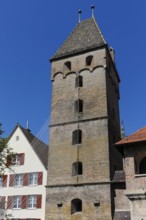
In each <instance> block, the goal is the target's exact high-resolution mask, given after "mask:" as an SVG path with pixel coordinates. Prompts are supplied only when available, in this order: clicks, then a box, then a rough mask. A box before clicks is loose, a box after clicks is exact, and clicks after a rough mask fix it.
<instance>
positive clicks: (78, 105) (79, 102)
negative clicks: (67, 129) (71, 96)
mask: <svg viewBox="0 0 146 220" xmlns="http://www.w3.org/2000/svg"><path fill="white" fill-rule="evenodd" d="M81 112H83V100H81V99H78V100H76V101H75V113H81Z"/></svg>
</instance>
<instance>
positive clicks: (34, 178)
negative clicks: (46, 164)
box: [29, 173, 38, 186]
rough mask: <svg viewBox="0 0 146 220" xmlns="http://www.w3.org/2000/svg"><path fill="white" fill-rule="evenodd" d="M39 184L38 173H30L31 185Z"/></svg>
mask: <svg viewBox="0 0 146 220" xmlns="http://www.w3.org/2000/svg"><path fill="white" fill-rule="evenodd" d="M37 184H38V173H30V174H29V185H30V186H35V185H37Z"/></svg>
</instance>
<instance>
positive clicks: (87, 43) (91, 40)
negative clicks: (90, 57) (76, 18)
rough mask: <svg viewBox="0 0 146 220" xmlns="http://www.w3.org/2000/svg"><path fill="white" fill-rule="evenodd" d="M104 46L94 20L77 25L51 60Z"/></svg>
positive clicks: (104, 43)
mask: <svg viewBox="0 0 146 220" xmlns="http://www.w3.org/2000/svg"><path fill="white" fill-rule="evenodd" d="M102 45H106V42H105V40H104V38H103V36H102V34H101V31H100V29H99V27H98V25H97V23H96V21H95V19H94V18H90V19H87V20H84V21H82V22H80V23H78V24H77V25H76V27H75V29H74V30H73V32H72V33H71V34H70V36H69V37H68V38H67V40H66V41H65V42H64V43H63V44H62V46H61V47H60V48H59V49H58V50H57V52H56V53H55V55H54V56H53V57H52V59H51V60H53V59H57V58H61V57H64V56H68V55H73V54H75V53H78V52H83V51H86V50H89V49H94V48H97V47H99V46H102Z"/></svg>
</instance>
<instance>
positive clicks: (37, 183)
mask: <svg viewBox="0 0 146 220" xmlns="http://www.w3.org/2000/svg"><path fill="white" fill-rule="evenodd" d="M8 145H9V147H10V148H11V149H12V152H13V156H12V157H10V158H9V157H8V161H7V163H8V165H9V163H12V165H11V166H10V167H11V170H10V169H7V170H6V172H5V175H3V176H1V177H0V219H13V220H16V219H17V220H20V219H23V220H30V219H31V220H44V219H45V200H46V188H45V186H46V182H47V154H48V146H47V145H46V144H45V143H43V142H42V141H40V140H39V139H37V138H36V137H35V136H33V135H32V134H31V132H30V130H29V129H24V128H22V127H21V126H20V125H17V126H16V128H15V129H14V131H13V132H12V134H11V136H10V139H9V142H8ZM10 159H11V161H10Z"/></svg>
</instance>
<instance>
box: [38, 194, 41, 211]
mask: <svg viewBox="0 0 146 220" xmlns="http://www.w3.org/2000/svg"><path fill="white" fill-rule="evenodd" d="M41 206H42V195H37V208H38V209H40V208H41Z"/></svg>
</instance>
